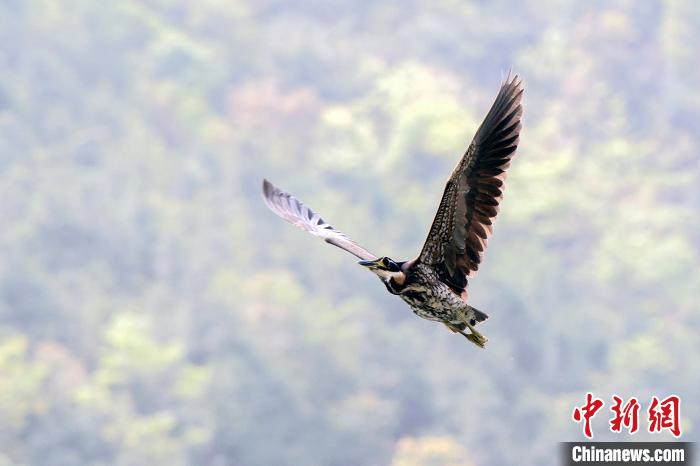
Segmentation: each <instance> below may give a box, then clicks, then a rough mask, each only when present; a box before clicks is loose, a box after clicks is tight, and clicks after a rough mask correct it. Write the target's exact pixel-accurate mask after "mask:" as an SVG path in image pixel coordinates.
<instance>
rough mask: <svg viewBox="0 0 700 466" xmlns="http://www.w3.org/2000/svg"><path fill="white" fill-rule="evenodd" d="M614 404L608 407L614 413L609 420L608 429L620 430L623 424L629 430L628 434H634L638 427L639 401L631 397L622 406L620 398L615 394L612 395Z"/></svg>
mask: <svg viewBox="0 0 700 466" xmlns="http://www.w3.org/2000/svg"><path fill="white" fill-rule="evenodd" d="M612 399H613V401H614V402H615V405H613V407H612V408H610V411H612V412H613V413H614V414H615V417H614V418H612V419H611V420H610V430H611V431H613V432H621V431H622V427H623V426H624V427H625V428H626V429H628V430H629V433H630V434H634V433H635V432H637V429H639V401H637V398H635V397H632V398H630V399H629V401H628V402H627V403H625V406H624V407H623V406H622V398H620V397H619V396H617V395H613V397H612Z"/></svg>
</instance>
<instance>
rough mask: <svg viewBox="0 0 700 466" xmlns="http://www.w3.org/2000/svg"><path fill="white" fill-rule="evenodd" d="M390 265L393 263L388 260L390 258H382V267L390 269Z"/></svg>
mask: <svg viewBox="0 0 700 466" xmlns="http://www.w3.org/2000/svg"><path fill="white" fill-rule="evenodd" d="M390 263H391V262H390V261H389V258H388V257H383V258H382V265H383V266H384V267H386V268H389V264H390Z"/></svg>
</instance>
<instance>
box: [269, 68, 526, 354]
mask: <svg viewBox="0 0 700 466" xmlns="http://www.w3.org/2000/svg"><path fill="white" fill-rule="evenodd" d="M522 96H523V84H522V80H520V79H519V78H518V76H514V77H513V78H510V77H508V78H506V80H505V82H504V83H503V84H502V85H501V89H500V91H499V93H498V95H497V96H496V100H495V101H494V103H493V105H492V106H491V109H490V110H489V112H488V113H487V114H486V118H484V121H483V123H481V126H480V127H479V129H478V130H477V132H476V134H475V136H474V139H473V140H472V142H471V144H469V147H468V148H467V151H466V152H465V154H464V156H462V159H461V160H460V161H459V163H458V164H457V166H456V167H455V169H454V171H453V172H452V175H451V176H450V178H449V179H448V180H447V183H446V186H445V190H444V192H443V194H442V199H441V200H440V205H439V207H438V211H437V213H436V214H435V219H434V220H433V223H432V226H431V227H430V232H429V233H428V238H427V239H426V241H425V244H424V245H423V249H422V250H421V252H420V254H419V255H418V257H416V258H415V259H413V260H409V261H399V262H397V261H394V260H392V259H390V258H388V257H385V256H384V257H378V256H376V255H374V254H372V253H370V252H369V251H367V250H366V249H365V248H363V247H362V246H360V245H359V244H357V243H356V242H355V241H353V240H352V239H350V237H348V236H347V235H346V234H344V233H342V232H340V231H338V230H336V229H335V228H333V227H332V226H331V225H330V224H328V223H327V222H326V221H325V220H323V218H321V216H320V215H319V214H317V213H315V212H314V211H313V210H311V209H310V208H309V207H307V206H306V205H304V204H303V203H302V202H301V201H300V200H299V199H297V198H296V197H294V196H293V195H291V194H289V193H286V192H284V191H282V190H280V189H279V188H277V187H275V186H274V185H273V184H272V183H270V182H269V181H267V180H263V195H264V199H265V202H266V203H267V206H268V207H269V208H270V209H271V210H272V211H273V212H274V213H276V214H277V215H279V216H280V217H282V218H283V219H285V220H287V221H288V222H290V223H292V224H294V225H296V226H298V227H299V228H301V229H303V230H306V231H308V232H309V233H311V234H312V235H314V236H318V237H320V238H323V239H324V240H325V241H326V242H327V243H330V244H333V245H334V246H337V247H339V248H341V249H344V250H346V251H348V252H349V253H351V254H354V255H355V256H357V257H358V258H360V259H362V260H361V261H360V264H361V265H363V266H365V267H367V268H368V269H369V270H371V271H372V272H373V273H374V274H376V275H377V276H378V277H379V278H380V279H381V281H382V282H383V283H384V285H385V286H386V289H387V290H388V291H389V292H390V293H392V294H395V295H398V296H400V297H401V298H402V299H403V300H404V301H405V302H406V303H408V305H409V306H410V307H411V309H412V310H413V312H415V313H416V314H417V315H418V316H420V317H423V318H425V319H429V320H433V321H438V322H442V323H443V324H445V325H446V326H447V327H448V328H449V329H450V330H452V331H453V332H455V333H460V334H462V335H464V336H465V337H467V338H468V339H469V341H471V342H473V343H474V344H476V345H477V346H480V347H482V348H483V347H484V345H485V344H486V341H487V339H486V337H484V336H483V335H482V334H481V333H479V332H478V331H477V330H476V328H475V327H476V325H477V324H478V323H479V322H483V321H484V320H486V319H487V318H488V316H487V315H486V314H485V313H483V312H481V311H479V310H478V309H475V308H474V307H472V306H470V305H469V304H467V291H466V289H467V280H468V278H470V277H473V276H474V275H475V273H476V271H477V270H478V268H479V264H480V263H481V260H482V258H483V254H484V250H485V249H486V244H487V240H488V237H489V235H490V234H491V233H492V232H493V221H494V219H495V217H496V215H497V214H498V208H499V205H500V203H501V199H502V197H503V189H504V185H505V178H506V170H507V169H508V167H509V166H510V161H511V159H512V157H513V155H514V154H515V151H516V149H517V147H518V140H519V136H520V128H521V123H520V120H521V117H522V104H521V101H522ZM466 329H469V332H468V333H467V332H465V330H466Z"/></svg>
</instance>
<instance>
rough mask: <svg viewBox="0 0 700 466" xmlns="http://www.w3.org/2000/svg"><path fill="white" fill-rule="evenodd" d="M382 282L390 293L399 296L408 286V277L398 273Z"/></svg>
mask: <svg viewBox="0 0 700 466" xmlns="http://www.w3.org/2000/svg"><path fill="white" fill-rule="evenodd" d="M382 281H383V282H384V285H385V286H386V289H387V290H388V291H389V293H391V294H399V293H401V290H403V288H404V286H405V285H406V275H405V274H404V273H403V272H396V273H394V274H392V275H391V276H390V277H388V278H387V279H384V280H382Z"/></svg>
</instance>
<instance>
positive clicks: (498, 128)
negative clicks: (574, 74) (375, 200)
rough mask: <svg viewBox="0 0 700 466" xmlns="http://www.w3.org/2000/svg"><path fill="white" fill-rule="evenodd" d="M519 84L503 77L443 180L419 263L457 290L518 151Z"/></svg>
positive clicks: (480, 247)
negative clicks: (438, 272)
mask: <svg viewBox="0 0 700 466" xmlns="http://www.w3.org/2000/svg"><path fill="white" fill-rule="evenodd" d="M522 95H523V85H522V81H521V80H520V79H519V78H518V76H514V77H513V78H512V79H510V76H509V77H508V78H506V80H505V82H504V83H503V85H502V86H501V90H500V92H499V93H498V96H497V97H496V100H495V102H494V103H493V105H492V106H491V110H489V112H488V114H487V115H486V118H485V119H484V122H483V123H482V124H481V126H480V127H479V129H478V130H477V132H476V135H475V136H474V140H473V141H472V143H471V144H470V145H469V148H468V149H467V152H466V153H465V154H464V156H463V157H462V160H460V162H459V163H458V164H457V167H456V168H455V170H454V172H452V176H450V179H449V180H448V181H447V186H446V187H445V192H444V193H443V195H442V200H441V201H440V207H439V208H438V211H437V214H436V215H435V220H433V225H432V227H431V228H430V233H429V234H428V238H427V240H426V242H425V245H424V246H423V250H422V251H421V254H420V256H419V260H420V261H421V262H423V263H425V264H431V265H433V266H435V267H437V268H438V270H441V271H442V272H443V273H444V278H445V279H446V281H448V282H449V283H450V284H452V285H454V286H455V287H456V288H461V289H463V288H464V287H465V286H466V277H467V276H472V275H474V273H475V272H476V271H477V269H478V268H479V264H480V263H481V259H482V256H483V253H484V249H485V248H486V241H487V239H488V237H489V235H490V234H491V233H492V232H493V227H492V223H493V220H494V218H495V217H496V215H497V214H498V206H499V203H500V202H501V199H502V195H503V188H504V182H505V178H506V169H507V168H508V166H509V165H510V160H511V158H512V157H513V155H514V154H515V150H516V148H517V147H518V138H519V134H520V128H521V125H520V119H521V116H522V106H521V100H522Z"/></svg>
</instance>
